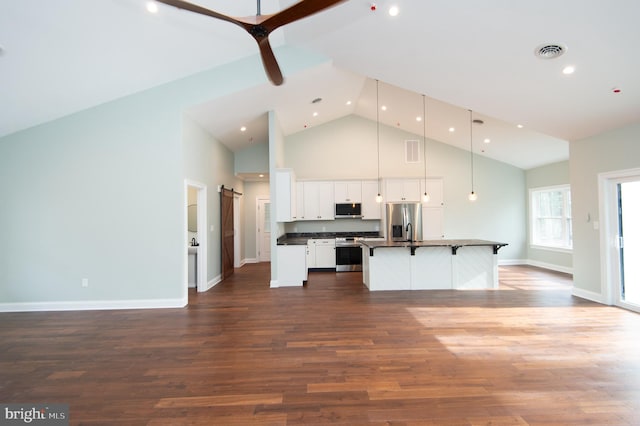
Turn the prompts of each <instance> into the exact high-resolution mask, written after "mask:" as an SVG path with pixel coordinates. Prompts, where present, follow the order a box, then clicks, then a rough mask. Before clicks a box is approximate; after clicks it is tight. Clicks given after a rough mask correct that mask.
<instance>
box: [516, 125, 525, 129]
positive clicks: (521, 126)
mask: <svg viewBox="0 0 640 426" xmlns="http://www.w3.org/2000/svg"><path fill="white" fill-rule="evenodd" d="M516 127H517V128H518V129H522V128H523V127H524V126H523V125H522V124H518V125H517V126H516Z"/></svg>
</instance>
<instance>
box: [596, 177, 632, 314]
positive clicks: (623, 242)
mask: <svg viewBox="0 0 640 426" xmlns="http://www.w3.org/2000/svg"><path fill="white" fill-rule="evenodd" d="M600 188H601V191H602V192H603V194H602V196H601V208H604V212H603V213H604V215H602V214H601V217H603V218H604V219H605V224H604V225H605V226H604V227H603V230H602V234H601V241H602V244H603V249H604V250H603V252H604V253H605V254H606V258H605V262H604V274H605V276H604V279H605V280H604V281H605V283H606V290H607V295H608V298H609V302H610V303H611V304H614V305H617V306H620V307H623V308H626V309H629V310H633V311H636V312H640V265H639V264H638V259H639V258H640V169H634V170H626V171H619V172H612V173H605V174H601V175H600Z"/></svg>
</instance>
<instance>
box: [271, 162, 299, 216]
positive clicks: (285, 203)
mask: <svg viewBox="0 0 640 426" xmlns="http://www.w3.org/2000/svg"><path fill="white" fill-rule="evenodd" d="M296 197H297V194H296V176H295V174H294V173H293V170H291V169H277V170H276V221H278V222H292V221H294V220H296V219H297V217H296Z"/></svg>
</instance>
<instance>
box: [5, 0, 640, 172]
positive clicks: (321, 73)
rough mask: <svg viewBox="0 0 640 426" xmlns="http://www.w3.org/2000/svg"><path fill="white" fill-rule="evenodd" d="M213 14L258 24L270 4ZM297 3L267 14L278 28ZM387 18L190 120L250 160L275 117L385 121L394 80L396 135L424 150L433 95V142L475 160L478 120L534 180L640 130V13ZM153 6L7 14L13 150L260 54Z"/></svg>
mask: <svg viewBox="0 0 640 426" xmlns="http://www.w3.org/2000/svg"><path fill="white" fill-rule="evenodd" d="M194 1H195V0H194ZM198 3H199V4H201V5H203V6H205V7H209V8H211V9H214V10H216V11H219V12H222V13H225V14H229V15H235V16H245V15H251V14H254V13H255V1H254V0H235V1H230V0H227V1H223V0H199V1H198ZM293 3H295V0H286V1H285V0H282V1H280V2H278V1H277V0H262V13H264V14H267V13H273V12H275V11H277V10H280V9H282V8H285V7H287V6H289V5H291V4H293ZM376 3H377V10H376V11H375V12H372V11H371V10H370V9H371V8H370V6H371V2H368V1H363V0H349V1H347V2H345V3H343V4H340V5H338V6H336V7H334V8H332V9H330V10H328V11H325V12H322V13H320V14H317V15H314V16H312V17H309V18H307V19H304V20H302V21H299V22H295V23H292V24H289V25H287V26H286V27H284V28H282V29H279V30H277V31H276V32H274V33H273V34H272V36H271V38H270V39H271V42H272V45H273V46H274V47H277V46H279V45H282V44H284V43H287V44H290V45H293V46H296V47H299V48H302V49H306V50H311V51H315V52H318V53H320V54H322V55H325V56H326V57H328V58H331V59H332V62H330V63H326V64H324V65H322V66H319V67H316V68H314V69H310V70H307V71H305V72H302V73H298V74H295V75H288V73H287V69H283V73H284V75H285V83H284V85H283V86H280V87H274V86H271V85H269V84H268V83H266V79H265V84H263V85H260V86H258V87H255V88H254V89H252V90H249V91H246V92H242V93H235V94H233V95H231V96H229V97H227V98H224V99H215V100H212V101H211V102H209V103H206V104H204V105H198V106H195V107H193V108H192V109H191V110H190V111H189V112H188V113H189V114H190V115H191V116H192V117H194V118H195V119H196V120H197V121H199V122H200V123H201V124H202V125H203V126H204V127H205V128H207V129H208V130H209V131H210V132H211V133H212V134H213V135H214V136H215V137H216V138H218V139H219V140H221V141H222V142H223V143H225V144H227V145H228V146H229V147H230V148H231V149H233V150H237V149H241V148H242V147H245V146H247V145H248V144H250V143H260V142H264V141H266V137H267V136H266V135H267V133H266V126H267V122H266V112H267V111H269V110H275V111H277V112H278V116H279V118H280V120H281V124H282V126H283V130H284V133H285V135H288V134H292V133H295V132H299V131H304V129H305V125H306V126H307V127H311V126H317V125H319V124H322V123H324V122H327V121H330V120H333V119H336V118H339V117H342V116H344V115H348V114H357V115H360V116H363V117H366V118H370V119H373V120H375V118H376V116H375V110H376V109H375V104H376V102H375V79H379V80H380V86H379V94H380V96H379V99H380V104H381V105H382V104H385V105H387V106H388V110H387V111H385V112H381V113H380V120H381V122H382V123H384V124H387V125H392V126H399V127H401V128H402V129H404V130H407V131H410V132H413V133H415V134H417V135H422V131H423V127H422V123H419V122H417V121H416V120H415V117H416V116H418V115H422V97H421V94H426V95H427V96H428V98H427V122H426V127H427V137H429V138H432V139H436V140H439V141H442V142H444V143H450V144H453V145H456V146H459V147H461V148H463V149H468V148H469V113H468V111H467V110H468V109H472V110H473V111H474V118H479V119H482V120H483V121H484V124H483V125H482V126H474V129H473V131H474V151H476V152H479V153H480V151H482V150H484V152H482V154H483V155H487V156H488V157H491V158H495V159H497V160H500V161H504V162H507V163H510V164H513V165H516V166H518V167H521V168H524V169H527V168H531V167H535V166H538V165H542V164H546V163H551V162H555V161H559V160H563V159H567V158H568V143H567V141H573V140H579V139H582V138H584V137H587V136H590V135H594V134H597V133H600V132H603V131H606V130H609V129H613V128H616V127H620V126H622V125H625V124H629V123H632V122H637V121H639V120H640V79H638V78H637V75H639V74H640V55H638V54H637V42H638V40H640V25H637V23H636V20H637V17H638V16H640V2H638V1H637V0H616V1H613V2H603V1H601V0H563V1H557V0H553V1H551V0H537V1H535V2H523V1H521V2H514V1H509V0H484V1H482V2H478V1H477V0H475V1H474V0H456V1H452V0H421V1H416V0H413V1H411V0H395V1H387V0H383V1H378V2H376ZM145 4H146V0H93V1H91V2H87V1H86V0H56V1H55V2H42V1H40V0H21V1H11V2H8V1H7V2H2V3H0V46H1V47H0V49H1V51H0V85H1V86H0V87H1V91H0V98H1V99H2V102H0V136H1V135H5V134H9V133H12V132H15V131H18V130H21V129H24V128H27V127H30V126H33V125H36V124H40V123H43V122H46V121H49V120H53V119H56V118H59V117H61V116H63V115H67V114H70V113H73V112H76V111H79V110H82V109H85V108H88V107H91V106H94V105H97V104H100V103H103V102H107V101H109V100H112V99H116V98H118V97H121V96H125V95H128V94H131V93H135V92H137V91H140V90H144V89H147V88H150V87H153V86H156V85H159V84H163V83H166V82H169V81H172V80H175V79H177V78H182V77H184V76H187V75H190V74H194V73H197V72H200V71H203V70H206V69H210V68H212V67H216V66H219V65H222V64H224V63H229V62H232V61H235V60H237V59H240V58H243V57H246V56H251V55H255V54H256V53H257V47H256V46H255V42H254V41H253V39H252V38H251V37H250V36H248V34H246V33H245V32H244V31H242V29H240V28H238V27H236V26H234V25H231V24H229V23H225V22H220V21H217V20H214V19H211V18H208V17H204V16H199V15H195V14H192V13H190V12H185V11H179V10H177V9H175V8H172V7H169V6H165V5H160V13H158V14H156V15H152V14H149V13H148V12H147V11H146V10H145ZM392 4H395V5H398V6H399V8H400V14H399V15H398V16H397V17H394V18H392V17H390V16H389V15H388V14H387V13H386V10H387V8H388V7H389V6H390V5H392ZM544 43H560V44H564V45H566V46H567V47H568V50H567V53H566V54H565V55H563V56H562V57H560V58H558V59H554V60H542V59H539V58H537V57H536V56H535V55H534V54H533V52H534V49H535V48H536V47H537V46H539V45H541V44H544ZM185 46H189V48H188V49H187V48H185ZM276 55H277V50H276ZM568 64H571V65H574V66H575V67H576V72H575V73H574V74H573V75H570V76H567V75H563V74H562V72H561V70H562V68H563V67H564V66H565V65H568ZM614 87H618V88H620V89H621V93H618V94H614V93H613V88H614ZM318 97H320V98H322V101H321V102H319V103H317V104H312V103H311V101H312V100H313V99H315V98H318ZM347 100H351V101H352V104H351V105H350V106H347V105H346V101H347ZM313 112H318V116H317V117H312V115H311V114H312V113H313ZM515 124H523V125H524V128H523V129H518V128H517V127H516V126H515ZM240 126H246V127H247V131H246V132H240V131H239V128H240ZM450 126H454V127H456V129H457V131H456V132H454V133H450V132H448V130H447V129H448V128H449V127H450ZM485 137H488V138H490V139H491V143H489V144H484V143H483V142H482V141H483V139H484V138H485Z"/></svg>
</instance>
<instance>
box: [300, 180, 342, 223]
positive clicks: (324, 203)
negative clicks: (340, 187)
mask: <svg viewBox="0 0 640 426" xmlns="http://www.w3.org/2000/svg"><path fill="white" fill-rule="evenodd" d="M298 196H299V197H302V203H301V205H302V207H303V211H302V212H299V214H298V219H299V220H333V219H335V217H334V208H333V205H334V188H333V182H325V181H305V182H302V185H298Z"/></svg>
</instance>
